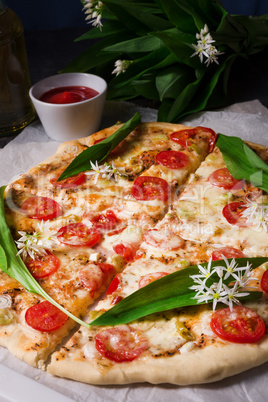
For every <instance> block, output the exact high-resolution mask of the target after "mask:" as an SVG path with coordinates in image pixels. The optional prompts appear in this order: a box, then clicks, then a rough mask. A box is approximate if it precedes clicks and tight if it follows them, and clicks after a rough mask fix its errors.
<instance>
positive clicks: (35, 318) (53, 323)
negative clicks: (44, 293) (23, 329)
mask: <svg viewBox="0 0 268 402" xmlns="http://www.w3.org/2000/svg"><path fill="white" fill-rule="evenodd" d="M67 320H68V316H67V315H66V314H64V313H63V312H62V311H61V310H59V309H58V308H57V307H56V306H54V305H53V304H51V303H50V302H49V301H47V300H46V301H43V302H41V303H38V304H36V305H35V306H32V307H30V308H28V310H26V313H25V321H26V322H27V324H28V325H29V326H30V327H32V328H33V329H36V330H37V331H42V332H51V331H55V330H56V329H58V328H60V327H61V326H62V325H63V324H64V323H65V322H66V321H67Z"/></svg>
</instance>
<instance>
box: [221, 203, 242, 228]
mask: <svg viewBox="0 0 268 402" xmlns="http://www.w3.org/2000/svg"><path fill="white" fill-rule="evenodd" d="M244 205H245V204H244V202H242V201H236V202H231V203H230V204H227V205H225V207H224V208H223V210H222V214H223V216H224V218H225V219H226V220H227V221H228V222H229V223H230V224H231V225H237V226H240V227H246V226H247V219H246V218H243V217H242V216H241V215H242V212H243V211H245V209H246V207H245V206H244Z"/></svg>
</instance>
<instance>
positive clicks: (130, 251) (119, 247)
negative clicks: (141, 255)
mask: <svg viewBox="0 0 268 402" xmlns="http://www.w3.org/2000/svg"><path fill="white" fill-rule="evenodd" d="M137 249H138V245H137V244H133V243H127V242H122V243H118V244H115V245H114V246H113V250H114V252H115V253H116V254H120V255H121V256H122V257H123V258H124V260H125V261H126V262H130V261H132V260H133V259H134V257H135V254H136V251H137Z"/></svg>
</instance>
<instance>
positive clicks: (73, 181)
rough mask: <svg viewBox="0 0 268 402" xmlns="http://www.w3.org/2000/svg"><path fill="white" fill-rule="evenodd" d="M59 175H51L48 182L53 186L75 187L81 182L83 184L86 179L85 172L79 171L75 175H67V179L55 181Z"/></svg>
mask: <svg viewBox="0 0 268 402" xmlns="http://www.w3.org/2000/svg"><path fill="white" fill-rule="evenodd" d="M59 177H60V174H59V175H58V176H57V177H53V178H52V179H51V180H50V183H51V184H52V185H53V186H54V187H58V188H72V187H77V186H80V185H81V184H83V183H84V182H85V181H86V177H87V176H86V174H85V173H83V172H81V173H78V174H77V175H75V176H71V177H68V178H67V179H63V180H60V181H57V180H58V178H59Z"/></svg>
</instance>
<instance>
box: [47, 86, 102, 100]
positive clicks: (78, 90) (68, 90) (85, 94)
mask: <svg viewBox="0 0 268 402" xmlns="http://www.w3.org/2000/svg"><path fill="white" fill-rule="evenodd" d="M98 94H99V92H97V91H95V89H92V88H89V87H84V86H68V87H59V88H53V89H50V90H49V91H47V92H45V93H43V94H42V95H41V96H40V98H39V100H40V101H42V102H47V103H56V104H66V103H77V102H83V101H85V100H88V99H91V98H94V97H95V96H96V95H98Z"/></svg>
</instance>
